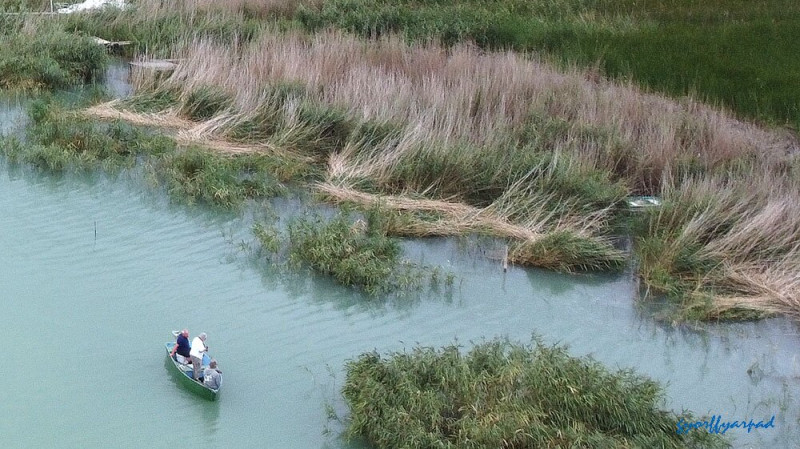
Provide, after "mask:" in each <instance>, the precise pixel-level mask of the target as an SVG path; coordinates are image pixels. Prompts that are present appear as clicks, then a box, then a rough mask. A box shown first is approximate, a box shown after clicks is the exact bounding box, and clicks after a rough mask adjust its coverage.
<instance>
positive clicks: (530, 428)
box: [343, 341, 727, 448]
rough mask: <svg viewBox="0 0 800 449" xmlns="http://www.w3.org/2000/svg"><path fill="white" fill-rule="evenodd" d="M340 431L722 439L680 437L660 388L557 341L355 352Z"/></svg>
mask: <svg viewBox="0 0 800 449" xmlns="http://www.w3.org/2000/svg"><path fill="white" fill-rule="evenodd" d="M346 369H347V379H346V381H345V386H344V388H343V394H344V397H345V399H346V400H347V402H348V404H349V406H350V410H351V415H350V418H349V422H348V427H347V433H348V435H350V436H351V437H359V438H364V439H366V440H367V441H368V442H369V443H371V444H373V445H374V446H375V447H378V448H390V447H408V448H428V447H442V448H472V447H474V448H480V447H515V448H542V447H642V448H644V447H647V448H652V447H659V448H685V447H696V448H700V447H704V448H711V447H726V446H727V443H726V442H725V441H724V440H723V439H722V438H720V437H719V436H718V435H713V434H709V433H706V432H689V433H686V434H683V435H679V434H678V433H677V432H676V423H677V421H678V419H679V418H680V417H683V418H686V419H687V420H688V421H693V419H691V417H690V416H689V414H688V413H687V414H686V415H680V416H677V415H675V414H674V413H671V412H668V411H665V410H661V409H660V407H661V406H662V401H663V392H662V389H661V387H660V386H659V385H658V384H657V383H655V382H653V381H652V380H649V379H647V378H644V377H642V376H638V375H636V374H634V373H633V372H630V371H620V372H609V371H608V370H607V369H605V368H604V367H602V366H601V365H600V364H599V363H597V362H595V361H593V360H591V359H577V358H573V357H570V356H569V355H568V354H567V352H566V350H565V349H564V348H560V347H550V346H545V345H543V344H542V343H539V342H536V343H535V344H534V345H531V346H527V345H519V344H512V343H508V342H504V341H490V342H487V343H482V344H478V345H476V346H475V347H474V348H472V349H471V350H470V351H469V352H467V353H466V354H465V353H462V351H460V350H459V348H458V347H455V346H449V347H444V348H442V349H438V350H437V349H432V348H421V347H418V348H415V349H414V350H413V351H411V352H403V353H392V354H389V355H387V356H381V355H379V354H377V353H374V352H373V353H366V354H362V355H361V356H360V357H358V358H357V359H355V360H352V361H350V362H348V363H347V365H346Z"/></svg>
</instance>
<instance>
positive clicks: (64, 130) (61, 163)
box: [0, 98, 175, 172]
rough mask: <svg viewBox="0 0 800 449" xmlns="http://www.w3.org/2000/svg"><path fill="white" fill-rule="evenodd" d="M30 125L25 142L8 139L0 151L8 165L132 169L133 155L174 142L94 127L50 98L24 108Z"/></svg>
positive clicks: (113, 126)
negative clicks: (29, 119) (5, 157)
mask: <svg viewBox="0 0 800 449" xmlns="http://www.w3.org/2000/svg"><path fill="white" fill-rule="evenodd" d="M28 114H29V116H30V118H31V125H29V127H28V128H27V130H26V137H25V139H24V140H20V139H16V138H6V139H4V140H3V143H2V146H0V152H2V154H4V155H5V156H7V157H8V158H9V160H11V161H12V162H20V163H28V164H31V165H33V166H35V167H38V168H40V169H43V170H46V171H53V172H61V171H66V170H93V169H104V170H107V171H118V170H120V169H121V168H124V167H132V166H133V165H134V164H135V163H136V160H137V157H139V156H143V155H151V156H152V155H160V154H164V153H167V152H170V151H172V150H173V149H174V148H175V143H174V141H173V140H172V139H169V138H167V137H164V136H160V135H153V134H150V133H146V132H144V131H142V130H140V129H137V128H135V127H132V126H130V125H127V124H124V123H122V122H113V123H109V124H106V123H96V122H94V121H93V120H90V119H88V118H86V117H82V116H80V115H78V114H76V113H75V112H74V111H71V110H68V109H64V108H63V107H62V106H60V105H59V104H57V103H54V102H51V100H50V99H48V98H44V99H39V100H36V101H34V102H33V103H31V105H30V106H29V109H28Z"/></svg>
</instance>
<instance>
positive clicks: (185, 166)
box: [153, 147, 287, 207]
mask: <svg viewBox="0 0 800 449" xmlns="http://www.w3.org/2000/svg"><path fill="white" fill-rule="evenodd" d="M272 163H273V161H272V159H271V158H269V157H267V156H263V155H236V156H229V155H223V154H219V153H216V152H213V151H208V150H203V149H200V148H196V147H190V148H187V149H185V150H183V151H179V152H173V153H170V154H166V155H164V156H163V157H162V158H161V159H159V160H157V161H156V162H155V163H154V167H153V169H154V170H155V172H156V178H157V179H159V180H161V182H163V183H164V185H166V187H167V190H168V191H169V192H170V194H172V195H173V196H175V197H176V198H180V199H182V200H185V201H187V202H189V203H194V202H202V203H206V204H213V205H217V206H223V207H235V206H239V205H241V204H242V203H243V202H244V201H245V200H248V199H260V198H272V197H275V196H280V195H284V194H286V192H287V190H286V187H285V186H284V185H283V184H282V183H281V182H280V181H278V180H277V179H276V178H275V177H274V176H272V175H271V174H270V173H271V170H270V167H271V165H272Z"/></svg>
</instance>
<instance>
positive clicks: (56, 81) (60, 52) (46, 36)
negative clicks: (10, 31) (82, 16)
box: [0, 27, 109, 90]
mask: <svg viewBox="0 0 800 449" xmlns="http://www.w3.org/2000/svg"><path fill="white" fill-rule="evenodd" d="M108 61H109V59H108V55H107V54H106V51H105V49H104V48H103V47H102V46H100V45H97V44H96V43H94V42H93V41H92V40H91V39H89V38H87V37H85V36H77V35H74V34H70V33H65V32H63V31H58V30H52V29H50V28H48V27H40V29H39V30H37V32H36V33H34V34H33V35H23V34H14V35H10V36H9V35H1V34H0V89H21V90H53V89H63V88H66V87H70V86H74V85H77V84H81V83H90V82H92V81H95V80H97V79H99V78H101V77H102V76H103V74H104V70H105V68H106V67H107V65H108Z"/></svg>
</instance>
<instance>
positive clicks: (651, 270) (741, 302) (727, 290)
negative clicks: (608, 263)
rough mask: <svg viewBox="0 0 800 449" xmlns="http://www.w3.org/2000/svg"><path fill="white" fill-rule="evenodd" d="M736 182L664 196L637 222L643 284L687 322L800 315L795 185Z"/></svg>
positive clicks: (715, 181)
mask: <svg viewBox="0 0 800 449" xmlns="http://www.w3.org/2000/svg"><path fill="white" fill-rule="evenodd" d="M739 176H742V178H738V177H737V176H733V177H732V178H731V176H717V177H705V178H701V177H698V178H695V179H692V180H689V181H687V182H685V183H684V184H682V185H681V186H668V187H666V188H665V189H664V190H663V194H662V195H663V196H662V199H663V201H664V202H663V205H662V207H661V208H659V209H658V210H652V211H649V212H647V213H644V214H641V215H640V216H639V217H638V222H639V223H638V226H639V229H637V230H636V234H637V235H638V237H637V241H636V252H637V254H638V256H639V259H640V261H641V272H642V278H643V280H644V281H645V283H646V284H647V285H648V286H649V287H651V288H653V289H655V290H656V291H663V292H666V293H667V294H668V295H670V296H671V297H673V298H675V299H677V300H678V301H679V302H682V305H683V306H684V309H685V311H686V312H687V313H686V315H687V316H688V317H689V318H706V319H707V318H720V317H722V318H724V317H727V316H731V315H742V316H748V317H753V316H758V315H759V314H763V313H764V312H767V313H770V312H783V313H786V314H789V315H791V316H795V317H797V316H800V314H799V313H798V310H800V309H798V305H800V293H798V292H800V289H798V287H800V276H798V274H797V273H798V268H800V251H798V247H797V242H798V241H800V218H798V217H799V216H800V210H798V202H797V198H798V197H800V191H799V190H798V187H800V186H798V185H797V184H796V183H795V182H792V181H791V180H789V179H783V180H782V179H780V178H776V177H775V176H774V173H771V172H768V171H761V172H758V171H756V172H752V173H750V174H748V175H746V178H745V175H739ZM746 312H749V313H746Z"/></svg>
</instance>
